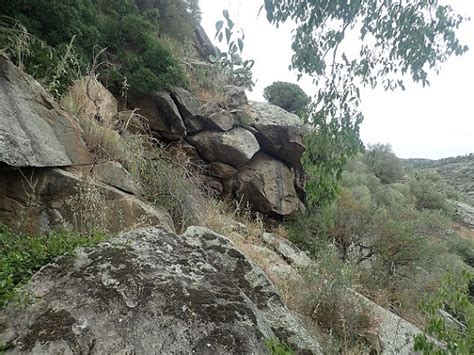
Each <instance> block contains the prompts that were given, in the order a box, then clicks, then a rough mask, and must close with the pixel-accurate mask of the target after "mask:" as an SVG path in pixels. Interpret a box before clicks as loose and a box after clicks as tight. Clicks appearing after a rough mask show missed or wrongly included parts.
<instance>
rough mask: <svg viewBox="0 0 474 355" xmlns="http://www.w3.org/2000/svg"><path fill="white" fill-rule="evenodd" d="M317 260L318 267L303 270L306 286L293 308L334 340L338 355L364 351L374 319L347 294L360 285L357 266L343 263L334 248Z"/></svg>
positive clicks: (299, 292)
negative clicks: (361, 349) (352, 350)
mask: <svg viewBox="0 0 474 355" xmlns="http://www.w3.org/2000/svg"><path fill="white" fill-rule="evenodd" d="M315 261H316V263H315V266H312V267H310V268H308V269H306V270H302V277H303V280H304V281H303V285H299V286H298V290H299V291H298V293H297V294H296V295H295V298H294V299H293V301H292V302H293V303H294V305H292V306H293V307H295V308H296V309H297V310H298V311H299V312H300V313H301V314H303V315H306V316H308V317H309V318H311V319H312V320H313V321H314V322H315V323H316V324H318V326H319V327H320V328H321V329H323V330H324V331H325V332H326V333H327V334H328V335H329V336H330V337H332V338H333V340H332V341H331V342H332V348H333V350H334V351H336V352H337V353H348V352H349V350H350V349H354V348H364V347H365V346H366V344H365V342H364V340H363V334H364V333H366V332H367V331H369V330H370V329H371V328H372V326H373V319H372V317H371V315H370V313H369V312H368V311H367V310H366V309H364V308H363V307H362V306H361V305H360V303H359V302H357V300H355V299H353V298H352V297H350V293H349V292H348V289H350V288H352V287H353V285H354V283H356V282H357V279H358V268H357V266H356V265H353V264H350V263H347V262H344V261H342V260H341V259H340V258H339V257H338V252H337V250H336V249H335V248H334V247H331V246H327V247H326V248H324V249H321V250H320V252H319V255H318V256H317V258H316V259H315ZM336 346H337V349H335V347H336Z"/></svg>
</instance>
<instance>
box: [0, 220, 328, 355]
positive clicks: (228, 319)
mask: <svg viewBox="0 0 474 355" xmlns="http://www.w3.org/2000/svg"><path fill="white" fill-rule="evenodd" d="M24 292H26V293H28V294H30V296H31V300H32V302H31V303H30V304H28V305H26V306H24V307H20V308H16V307H15V306H14V305H11V306H10V307H8V308H7V309H6V310H5V311H2V312H1V313H0V339H2V340H3V341H4V342H5V343H6V353H7V354H9V353H11V354H18V353H22V354H39V353H41V354H58V353H88V354H120V353H134V354H158V353H161V354H178V353H181V354H182V353H197V354H231V353H234V354H235V353H239V354H265V353H269V350H268V349H267V348H266V346H265V341H266V340H267V339H270V338H277V339H279V340H280V341H282V342H284V343H286V344H289V345H290V346H291V347H292V348H293V349H294V350H295V351H296V352H298V353H320V352H321V349H320V346H319V344H318V342H317V341H316V340H315V339H313V338H312V337H311V336H310V335H309V334H308V333H307V332H306V331H305V330H304V328H303V327H302V326H301V324H300V322H299V321H298V320H297V318H295V317H294V316H293V315H292V314H291V313H290V312H289V311H288V309H287V308H286V307H285V306H284V305H283V303H282V301H281V299H280V296H279V294H278V292H277V291H276V290H275V288H274V287H273V286H272V284H271V283H270V281H269V280H268V279H267V277H266V276H265V275H264V274H263V273H262V271H261V270H260V269H258V268H257V267H256V266H255V265H254V264H252V263H251V262H249V261H248V260H247V259H246V258H245V257H244V256H243V255H242V254H241V253H240V252H239V251H237V250H236V249H235V248H234V247H233V246H232V244H231V242H229V241H228V240H227V239H225V238H224V237H222V236H220V235H218V234H215V233H213V232H211V231H209V230H206V229H204V228H200V227H190V228H189V229H188V230H187V231H186V233H184V234H183V235H182V236H180V237H177V236H176V235H173V234H170V233H168V232H165V231H163V230H160V229H157V228H146V229H140V230H136V231H132V232H128V233H125V234H122V235H121V236H119V237H118V238H116V239H114V240H113V241H112V242H105V243H102V244H100V245H99V246H97V247H95V248H87V249H80V250H79V251H78V252H77V256H64V257H61V258H59V259H57V260H56V261H55V262H53V263H51V264H49V265H47V266H45V267H43V268H42V269H41V270H40V271H39V272H38V273H37V274H36V275H35V276H34V277H33V280H32V282H31V283H30V284H29V285H28V286H27V287H26V288H25V289H24Z"/></svg>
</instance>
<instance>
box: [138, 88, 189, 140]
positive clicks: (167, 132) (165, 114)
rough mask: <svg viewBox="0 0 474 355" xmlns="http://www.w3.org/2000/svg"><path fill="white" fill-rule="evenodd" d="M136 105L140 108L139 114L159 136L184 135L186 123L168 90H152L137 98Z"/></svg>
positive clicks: (171, 138) (176, 136)
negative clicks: (146, 94) (150, 92)
mask: <svg viewBox="0 0 474 355" xmlns="http://www.w3.org/2000/svg"><path fill="white" fill-rule="evenodd" d="M136 105H137V106H138V107H139V108H140V114H141V115H143V116H144V117H146V118H147V119H148V124H149V125H150V128H151V129H152V130H153V131H157V132H158V133H159V134H160V135H161V136H163V137H165V138H166V139H169V140H177V139H180V138H183V137H185V136H186V134H187V131H186V125H185V124H184V121H183V119H182V117H181V114H180V112H179V109H178V107H177V106H176V104H175V102H174V101H173V99H172V98H171V95H170V94H169V93H168V92H166V91H157V92H154V93H153V94H151V95H150V96H149V97H145V98H142V99H141V100H139V101H138V102H137V103H136Z"/></svg>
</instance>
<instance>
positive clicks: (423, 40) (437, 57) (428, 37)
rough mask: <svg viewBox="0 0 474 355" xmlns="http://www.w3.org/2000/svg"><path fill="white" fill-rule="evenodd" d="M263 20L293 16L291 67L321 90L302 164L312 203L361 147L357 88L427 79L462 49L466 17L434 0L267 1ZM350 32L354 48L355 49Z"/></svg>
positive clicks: (331, 190) (327, 195) (329, 196)
mask: <svg viewBox="0 0 474 355" xmlns="http://www.w3.org/2000/svg"><path fill="white" fill-rule="evenodd" d="M263 7H264V8H265V11H266V15H267V19H268V21H269V22H270V23H272V24H274V25H276V26H279V25H280V24H282V23H284V22H286V21H293V22H294V23H295V24H296V30H295V33H294V38H293V44H292V48H293V57H292V63H291V68H293V69H296V70H297V71H298V72H299V75H303V74H306V75H309V76H311V77H312V78H313V81H314V84H315V85H317V87H318V89H319V93H318V95H317V96H316V97H315V98H314V102H313V104H312V108H311V114H310V121H311V122H312V124H313V125H314V126H316V127H317V128H318V129H316V130H314V131H313V133H312V134H310V135H309V136H308V137H307V139H306V148H307V150H306V154H305V155H304V157H303V163H304V165H305V168H306V170H307V173H308V174H309V175H310V176H311V177H312V178H311V179H310V180H309V182H308V186H307V190H308V194H307V195H308V198H309V200H310V202H315V203H317V204H324V203H327V202H330V201H332V200H333V199H334V197H335V196H336V193H337V180H338V178H339V177H340V175H341V172H342V167H343V166H344V164H345V163H346V161H347V159H348V157H350V156H352V155H354V154H355V153H356V152H358V151H359V149H360V147H361V142H360V140H359V126H360V124H361V122H362V120H363V114H362V113H361V112H360V110H359V108H358V107H359V104H360V100H361V97H360V89H361V88H362V87H367V86H368V87H372V88H375V87H378V86H381V87H383V88H384V89H385V90H394V89H397V88H401V89H403V88H404V83H405V81H406V80H407V79H411V80H413V81H415V82H419V83H421V84H422V85H429V80H428V75H429V74H430V73H431V72H435V73H437V72H438V71H439V69H440V66H441V64H442V63H443V62H445V61H446V60H447V59H448V57H450V56H451V55H461V54H463V53H464V52H466V50H467V47H466V46H464V45H462V44H461V43H460V41H459V39H458V37H457V35H456V30H457V29H458V28H459V26H460V24H461V23H462V22H463V20H464V18H463V17H462V16H460V15H458V14H457V13H455V12H454V10H453V9H452V8H451V7H450V6H449V5H442V4H440V3H439V1H438V0H404V1H394V0H351V1H347V0H320V1H313V0H311V1H298V0H264V5H263ZM354 38H357V40H358V42H357V48H356V50H354V48H353V45H351V46H348V45H347V43H348V42H349V41H350V42H351V44H353V43H355V40H354Z"/></svg>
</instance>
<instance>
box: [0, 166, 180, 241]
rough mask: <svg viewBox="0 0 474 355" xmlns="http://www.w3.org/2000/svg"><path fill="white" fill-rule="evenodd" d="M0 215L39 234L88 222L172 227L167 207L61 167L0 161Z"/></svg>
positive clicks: (113, 228)
mask: <svg viewBox="0 0 474 355" xmlns="http://www.w3.org/2000/svg"><path fill="white" fill-rule="evenodd" d="M0 178H1V181H2V183H1V184H0V196H1V197H2V198H1V199H0V221H2V223H5V224H7V225H10V226H13V227H15V226H18V224H21V227H22V229H24V230H25V231H28V232H29V233H32V234H39V233H42V232H47V231H50V230H53V229H64V228H70V229H74V230H79V231H80V230H84V229H87V227H88V226H89V224H91V223H92V224H94V225H97V226H101V227H103V229H104V230H108V231H110V232H111V233H115V232H120V231H122V230H124V229H127V228H131V227H135V226H142V225H159V226H162V227H163V228H165V229H166V230H169V231H173V230H174V225H173V222H172V220H171V217H170V216H169V214H168V213H167V212H165V211H164V210H161V209H157V208H153V207H151V206H149V205H147V204H146V203H144V202H142V201H140V200H138V199H137V198H135V197H134V196H132V195H130V194H127V193H125V192H123V191H121V190H118V189H116V188H114V187H112V186H109V185H105V184H101V183H100V182H94V181H92V180H91V181H88V180H87V179H84V178H83V177H82V176H81V175H80V174H77V173H72V172H68V171H65V170H63V169H46V168H45V169H23V170H22V171H19V170H17V169H12V168H6V167H1V168H0Z"/></svg>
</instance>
